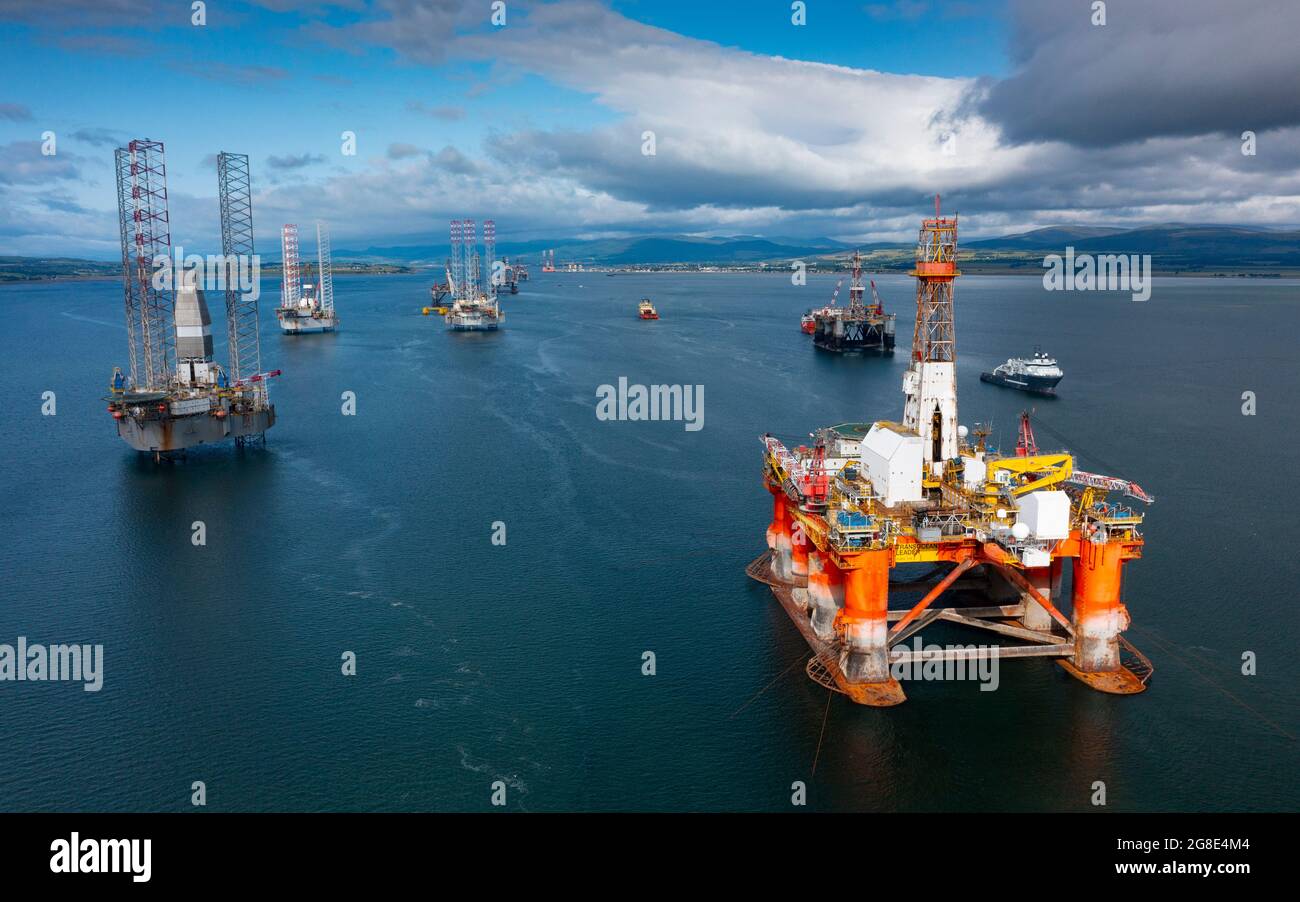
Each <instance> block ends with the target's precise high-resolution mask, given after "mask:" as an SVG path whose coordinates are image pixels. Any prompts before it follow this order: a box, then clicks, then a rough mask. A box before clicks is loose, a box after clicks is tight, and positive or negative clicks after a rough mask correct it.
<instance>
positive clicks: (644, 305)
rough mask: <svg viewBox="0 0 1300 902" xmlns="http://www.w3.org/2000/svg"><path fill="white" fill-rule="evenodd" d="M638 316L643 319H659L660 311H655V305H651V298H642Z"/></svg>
mask: <svg viewBox="0 0 1300 902" xmlns="http://www.w3.org/2000/svg"><path fill="white" fill-rule="evenodd" d="M636 315H637V316H639V317H641V319H658V318H659V311H658V310H656V309H655V305H654V304H652V303H650V299H649V298H642V299H641V306H640V307H638V308H637V314H636Z"/></svg>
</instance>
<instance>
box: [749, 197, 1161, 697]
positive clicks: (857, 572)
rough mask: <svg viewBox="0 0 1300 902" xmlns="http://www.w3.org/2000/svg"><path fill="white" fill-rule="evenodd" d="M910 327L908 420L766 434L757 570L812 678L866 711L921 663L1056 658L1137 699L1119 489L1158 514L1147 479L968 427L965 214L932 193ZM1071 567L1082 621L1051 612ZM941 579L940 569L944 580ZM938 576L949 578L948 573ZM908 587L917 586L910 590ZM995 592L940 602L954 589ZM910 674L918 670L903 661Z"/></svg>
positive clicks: (1140, 660)
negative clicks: (904, 599) (1006, 450)
mask: <svg viewBox="0 0 1300 902" xmlns="http://www.w3.org/2000/svg"><path fill="white" fill-rule="evenodd" d="M911 274H912V275H913V276H915V277H916V285H917V289H916V326H915V331H914V334H913V339H912V360H911V365H910V366H909V368H908V370H907V371H906V373H904V375H903V386H902V387H903V396H904V407H903V418H902V422H892V421H889V420H878V421H876V422H873V423H847V424H843V425H839V426H834V427H829V428H825V429H821V430H820V431H818V432H817V433H815V437H814V442H813V446H812V447H807V446H800V447H797V448H795V449H793V450H790V449H788V448H787V447H786V446H785V445H784V444H782V443H781V442H780V441H779V440H777V439H776V438H774V437H773V436H771V435H764V436H763V439H762V442H763V451H764V483H765V484H766V487H767V490H768V491H769V492H770V493H771V495H772V499H773V512H772V522H771V525H770V526H769V527H768V530H767V545H768V551H767V552H765V553H764V554H763V555H761V556H760V557H759V558H757V559H756V560H755V561H754V562H753V563H751V564H750V565H749V568H748V570H747V572H748V574H749V575H750V576H751V577H753V578H754V579H757V580H759V581H761V582H764V583H766V584H768V585H769V586H771V588H772V591H773V593H774V594H775V595H776V597H777V599H778V600H779V601H780V603H781V604H782V606H783V607H784V608H785V610H786V612H787V613H788V614H789V616H790V617H791V619H792V620H793V621H794V622H795V624H796V626H797V627H798V628H799V630H800V632H801V633H802V634H803V636H804V638H805V640H806V641H807V642H808V644H809V646H810V647H811V649H812V651H813V655H812V656H811V657H810V658H809V660H808V663H807V665H806V671H807V673H808V675H809V676H810V677H812V678H813V679H814V680H816V681H818V682H820V683H821V684H822V685H824V686H826V687H827V688H830V689H832V690H836V691H839V692H842V693H844V694H846V695H848V696H849V697H850V698H851V699H852V700H853V701H855V702H858V703H860V704H866V705H873V706H888V705H896V704H898V703H900V702H902V701H904V700H905V698H906V696H905V695H904V692H903V689H902V686H901V684H900V683H899V681H898V679H897V674H898V673H900V672H907V671H909V670H911V672H915V668H917V666H918V665H920V664H922V663H923V662H925V661H940V662H948V661H951V662H957V661H963V662H972V663H974V662H977V661H979V660H980V659H987V658H996V659H999V660H1003V659H1010V658H1030V657H1046V658H1052V659H1055V660H1056V661H1057V662H1058V663H1059V664H1060V665H1061V666H1062V667H1063V668H1064V669H1065V670H1066V671H1067V672H1068V673H1069V674H1070V675H1071V676H1073V677H1075V678H1077V679H1079V680H1081V681H1082V682H1084V683H1085V684H1086V685H1088V686H1090V687H1092V688H1093V689H1097V690H1099V691H1102V692H1107V693H1114V694H1131V693H1136V692H1141V691H1142V690H1143V689H1144V688H1145V686H1146V682H1147V680H1148V679H1149V678H1150V676H1151V673H1152V667H1151V664H1150V661H1148V660H1147V659H1146V658H1145V657H1143V656H1142V655H1141V654H1140V653H1139V652H1138V651H1137V650H1136V649H1135V648H1133V646H1132V645H1131V644H1129V643H1128V642H1127V641H1126V640H1125V639H1124V638H1123V637H1122V636H1121V633H1122V632H1123V631H1124V630H1125V629H1126V628H1127V627H1128V624H1129V614H1128V609H1127V607H1126V606H1125V605H1124V602H1123V600H1122V599H1121V591H1120V590H1121V585H1122V576H1123V571H1124V567H1125V566H1126V565H1127V564H1128V562H1129V561H1132V560H1134V559H1136V558H1139V557H1141V556H1142V547H1143V537H1142V533H1141V532H1140V527H1141V525H1142V519H1143V518H1142V515H1141V514H1140V513H1138V512H1137V511H1135V510H1134V509H1132V508H1131V507H1128V506H1126V505H1125V503H1123V502H1122V501H1117V502H1112V501H1111V500H1110V499H1109V494H1108V493H1110V492H1117V493H1119V494H1122V495H1124V496H1126V497H1127V498H1132V499H1137V500H1140V501H1144V502H1147V503H1150V502H1151V501H1152V499H1151V497H1150V496H1149V495H1147V494H1146V493H1145V492H1143V491H1142V489H1141V488H1140V487H1138V486H1137V485H1136V484H1134V483H1131V482H1128V481H1126V480H1123V479H1119V478H1116V477H1108V476H1101V475H1097V474H1093V473H1084V472H1081V471H1079V470H1077V469H1075V467H1074V458H1073V457H1072V456H1071V455H1070V454H1069V453H1064V452H1061V453H1041V452H1040V451H1039V449H1038V447H1037V443H1036V442H1035V441H1034V438H1033V433H1032V429H1031V427H1030V424H1029V419H1028V415H1027V414H1026V415H1024V416H1023V417H1022V421H1021V436H1020V442H1019V444H1018V447H1017V451H1016V453H1015V454H1014V455H1008V456H1001V455H998V454H994V453H992V452H991V451H989V450H988V449H986V448H985V441H984V440H985V437H986V436H987V434H988V433H987V431H981V430H978V429H977V431H976V433H975V436H976V441H975V442H974V443H973V444H972V443H971V442H969V441H968V436H969V435H970V432H969V430H967V429H966V427H964V426H959V425H958V421H957V384H956V372H955V366H956V337H955V333H954V329H953V315H952V314H953V283H954V280H955V279H956V278H957V276H958V275H959V273H958V271H957V218H956V217H955V216H954V217H951V218H945V217H943V216H941V215H940V212H939V199H938V197H936V198H935V215H934V218H933V219H925V220H923V221H922V224H921V230H920V240H919V241H918V244H917V250H916V265H915V268H914V269H913V270H912V273H911ZM1067 560H1069V561H1071V562H1072V569H1073V576H1072V583H1073V590H1072V598H1071V601H1072V616H1071V617H1068V618H1067V617H1066V615H1065V614H1063V613H1062V612H1061V610H1060V608H1059V607H1058V605H1057V603H1058V600H1059V597H1060V590H1061V576H1062V569H1063V566H1064V563H1065V561H1067ZM913 563H928V564H931V565H933V567H934V573H935V574H936V576H934V578H933V579H932V580H931V581H930V582H928V583H925V582H923V583H921V584H919V585H920V587H921V588H927V589H928V591H926V592H925V594H924V596H923V597H921V598H920V599H919V600H918V601H916V602H915V604H912V605H911V606H910V607H909V608H907V609H905V610H904V609H893V610H891V609H890V607H889V596H890V591H891V585H894V586H900V585H904V584H905V583H904V581H903V580H901V579H900V580H898V581H897V582H894V581H891V579H890V572H891V570H893V568H895V567H896V566H898V565H901V564H913ZM945 570H946V573H944V572H943V571H945ZM938 573H943V575H942V576H937V574H938ZM906 585H907V586H908V588H909V589H911V590H913V591H915V590H916V589H917V587H918V584H917V583H906ZM954 586H956V589H959V590H962V591H963V594H964V593H965V592H966V591H969V590H972V589H974V590H975V591H979V592H981V593H982V594H984V595H986V596H988V597H987V598H985V599H983V600H986V601H988V602H989V603H988V604H985V605H982V606H978V607H951V606H936V605H935V602H936V601H938V599H939V597H940V596H941V595H942V594H943V593H944V592H945V591H947V590H949V589H950V588H953V587H954ZM941 620H942V621H945V622H948V623H954V624H958V625H960V626H963V627H970V628H974V629H979V630H984V631H988V632H991V633H993V634H994V635H995V636H997V637H998V640H999V642H1001V643H1002V644H998V645H989V646H956V647H950V648H943V649H934V650H931V649H920V648H912V649H908V648H906V647H904V646H903V645H902V643H903V642H904V640H906V639H908V638H909V637H911V636H913V635H914V634H916V633H918V632H919V631H920V630H922V629H924V628H925V627H926V626H928V625H930V624H931V623H935V622H936V621H941ZM909 665H910V666H909Z"/></svg>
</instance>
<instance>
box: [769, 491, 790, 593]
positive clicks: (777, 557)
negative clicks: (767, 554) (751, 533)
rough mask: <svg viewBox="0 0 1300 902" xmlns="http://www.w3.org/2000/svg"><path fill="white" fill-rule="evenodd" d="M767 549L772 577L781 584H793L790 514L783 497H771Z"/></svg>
mask: <svg viewBox="0 0 1300 902" xmlns="http://www.w3.org/2000/svg"><path fill="white" fill-rule="evenodd" d="M767 547H768V548H771V549H772V575H773V576H775V577H776V578H777V579H779V580H781V581H782V582H786V583H792V582H794V549H793V548H792V547H791V542H790V514H789V512H788V511H787V510H786V507H785V496H784V495H778V494H775V493H774V494H773V496H772V525H771V526H769V527H768V528H767Z"/></svg>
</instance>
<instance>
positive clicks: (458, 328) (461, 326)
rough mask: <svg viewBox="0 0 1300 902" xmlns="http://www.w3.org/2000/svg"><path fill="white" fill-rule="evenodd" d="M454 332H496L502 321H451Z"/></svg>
mask: <svg viewBox="0 0 1300 902" xmlns="http://www.w3.org/2000/svg"><path fill="white" fill-rule="evenodd" d="M448 328H449V329H450V331H452V332H495V331H497V330H498V329H500V328H501V324H500V323H451V324H450V325H449V326H448Z"/></svg>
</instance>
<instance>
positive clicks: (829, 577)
mask: <svg viewBox="0 0 1300 902" xmlns="http://www.w3.org/2000/svg"><path fill="white" fill-rule="evenodd" d="M808 599H809V602H810V603H811V605H812V616H811V621H812V628H813V632H815V633H816V634H817V637H818V638H819V639H830V638H831V637H832V636H834V635H835V616H836V615H837V614H839V612H840V609H841V608H842V607H844V571H843V570H841V569H840V568H839V567H838V566H836V564H835V562H834V561H833V560H831V557H830V555H828V554H826V553H825V552H822V551H818V550H817V549H816V548H813V549H811V552H810V553H809V555H808Z"/></svg>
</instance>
